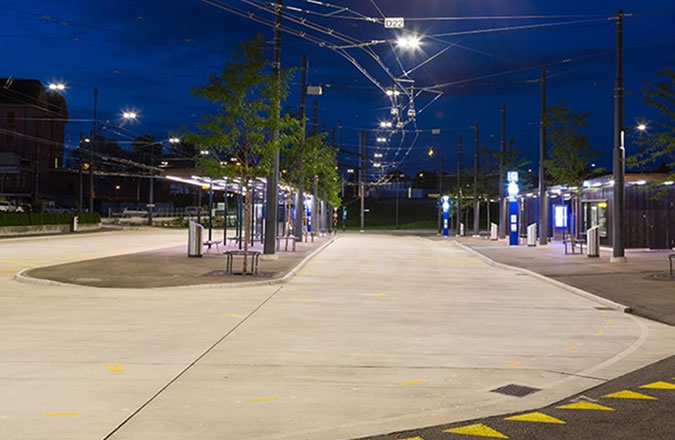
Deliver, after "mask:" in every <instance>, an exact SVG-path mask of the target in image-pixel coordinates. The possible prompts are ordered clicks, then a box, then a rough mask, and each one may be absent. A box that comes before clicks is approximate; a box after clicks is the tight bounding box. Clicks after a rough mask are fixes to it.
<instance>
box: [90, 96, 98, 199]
mask: <svg viewBox="0 0 675 440" xmlns="http://www.w3.org/2000/svg"><path fill="white" fill-rule="evenodd" d="M97 110H98V89H97V88H94V122H93V123H92V130H91V142H90V143H89V212H94V149H96V143H97V142H98V133H97V131H98V120H97V118H98V116H97Z"/></svg>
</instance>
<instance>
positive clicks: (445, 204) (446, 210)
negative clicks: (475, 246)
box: [441, 196, 450, 238]
mask: <svg viewBox="0 0 675 440" xmlns="http://www.w3.org/2000/svg"><path fill="white" fill-rule="evenodd" d="M441 207H442V208H443V237H444V238H448V220H449V217H450V197H449V196H443V197H442V198H441Z"/></svg>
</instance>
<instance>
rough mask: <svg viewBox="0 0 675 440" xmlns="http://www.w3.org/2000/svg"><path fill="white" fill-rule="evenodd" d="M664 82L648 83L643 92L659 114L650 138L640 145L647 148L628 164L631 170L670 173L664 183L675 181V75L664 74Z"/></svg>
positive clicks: (651, 128)
mask: <svg viewBox="0 0 675 440" xmlns="http://www.w3.org/2000/svg"><path fill="white" fill-rule="evenodd" d="M662 76H663V77H664V79H663V82H658V83H654V82H647V83H646V85H645V87H644V88H643V90H642V93H643V94H644V100H645V103H646V104H647V105H649V106H651V107H653V108H655V109H656V110H658V112H659V113H660V118H659V120H658V121H654V122H652V123H650V127H649V131H650V133H649V135H648V136H646V137H645V138H644V139H643V140H641V141H640V142H639V143H640V144H642V145H643V146H645V147H646V148H645V149H644V150H643V151H641V152H640V153H638V154H636V155H634V156H632V157H630V158H629V160H628V164H629V166H633V167H636V166H640V167H641V166H647V165H651V166H656V167H659V166H660V167H659V168H661V169H662V170H663V171H665V172H666V173H667V177H666V179H665V180H671V181H672V180H673V179H675V124H674V123H673V122H674V121H675V71H673V70H671V69H666V70H665V71H663V73H662Z"/></svg>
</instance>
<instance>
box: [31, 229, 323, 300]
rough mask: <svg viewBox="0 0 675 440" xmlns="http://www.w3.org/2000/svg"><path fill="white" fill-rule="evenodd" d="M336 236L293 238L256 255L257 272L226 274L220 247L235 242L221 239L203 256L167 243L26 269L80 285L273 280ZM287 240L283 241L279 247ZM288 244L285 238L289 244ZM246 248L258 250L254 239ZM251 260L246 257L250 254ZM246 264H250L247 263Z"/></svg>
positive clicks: (239, 264) (42, 276) (238, 261)
mask: <svg viewBox="0 0 675 440" xmlns="http://www.w3.org/2000/svg"><path fill="white" fill-rule="evenodd" d="M333 238H334V236H332V235H327V236H325V237H316V238H315V239H314V242H311V241H310V242H308V243H304V242H303V243H297V247H296V252H285V251H283V250H282V251H277V257H278V259H275V260H267V259H264V258H263V257H262V256H261V257H260V261H259V266H258V275H257V276H242V275H227V274H226V271H225V261H226V257H225V255H223V252H224V251H226V250H235V247H234V246H232V245H229V246H227V247H225V246H223V245H222V244H221V245H220V247H219V248H216V247H215V246H214V247H212V248H211V249H210V250H207V248H204V253H203V257H201V258H188V256H187V245H182V246H173V247H168V248H165V249H158V250H152V251H148V252H140V253H135V254H127V255H119V256H114V257H107V258H97V259H93V260H85V261H79V262H75V263H67V264H60V265H56V266H48V267H38V268H36V269H33V270H31V271H28V272H27V273H25V274H24V275H25V276H27V277H30V278H38V279H42V280H49V281H56V282H60V283H66V284H77V285H81V286H91V287H106V288H126V289H133V288H141V289H143V288H161V287H177V286H197V285H213V284H225V283H228V284H229V283H242V282H255V281H272V280H275V279H278V278H282V277H284V276H286V274H288V273H289V272H290V271H291V270H292V269H293V268H294V267H295V266H297V265H298V264H299V263H300V262H301V261H303V260H304V259H305V257H307V256H308V255H310V254H311V253H312V252H314V251H315V250H316V249H318V248H319V247H321V246H322V245H324V244H326V243H328V242H329V241H330V240H332V239H333ZM284 245H285V243H284V242H282V244H281V246H282V249H283V248H284ZM290 247H291V244H289V249H290ZM249 250H252V251H258V252H262V248H261V245H260V244H259V243H256V245H255V246H254V247H250V248H249ZM249 264H250V260H249ZM241 267H242V259H241V258H236V259H235V261H234V271H235V272H241ZM249 270H250V269H249Z"/></svg>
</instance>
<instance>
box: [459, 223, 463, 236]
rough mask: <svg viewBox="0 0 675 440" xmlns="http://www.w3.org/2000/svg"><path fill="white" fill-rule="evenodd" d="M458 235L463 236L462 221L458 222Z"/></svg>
mask: <svg viewBox="0 0 675 440" xmlns="http://www.w3.org/2000/svg"><path fill="white" fill-rule="evenodd" d="M459 236H460V237H464V223H460V224H459Z"/></svg>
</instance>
